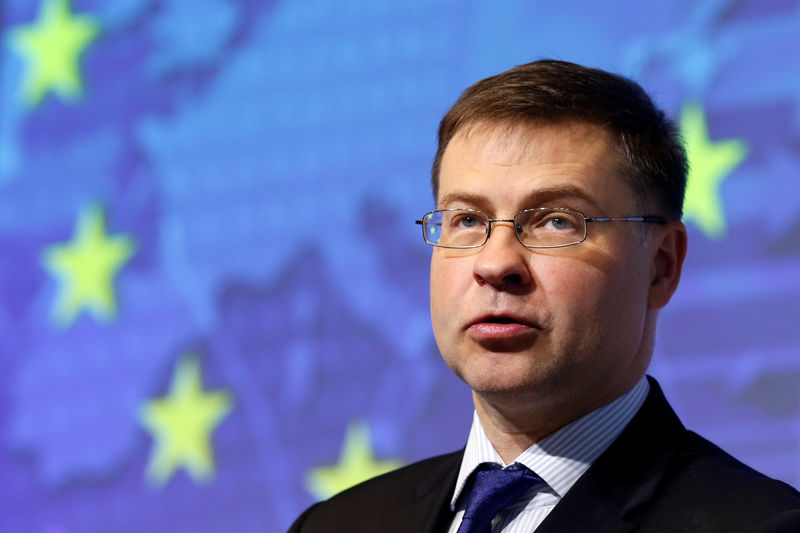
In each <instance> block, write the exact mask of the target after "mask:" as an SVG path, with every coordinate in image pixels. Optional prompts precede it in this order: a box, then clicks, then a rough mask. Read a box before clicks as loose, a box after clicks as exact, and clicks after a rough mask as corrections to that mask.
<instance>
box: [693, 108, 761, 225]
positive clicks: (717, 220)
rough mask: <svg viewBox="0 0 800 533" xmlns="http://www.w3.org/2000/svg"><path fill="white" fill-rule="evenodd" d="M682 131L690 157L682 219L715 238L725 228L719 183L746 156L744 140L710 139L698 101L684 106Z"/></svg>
mask: <svg viewBox="0 0 800 533" xmlns="http://www.w3.org/2000/svg"><path fill="white" fill-rule="evenodd" d="M681 132H682V133H683V138H684V141H685V143H686V153H687V156H688V158H689V181H688V183H687V187H686V201H685V203H684V219H685V220H687V221H689V220H691V221H693V222H694V223H695V224H697V226H698V227H699V228H700V230H702V231H703V232H704V233H705V234H706V235H707V236H709V237H711V238H715V239H718V238H720V237H722V236H723V235H724V234H725V231H726V230H727V224H726V221H725V213H724V210H723V206H722V199H721V198H720V190H719V189H720V185H721V184H722V181H723V180H724V179H725V178H727V177H728V176H729V175H730V174H731V173H732V172H733V171H734V169H736V167H738V166H739V165H740V164H741V163H742V161H744V160H745V159H746V158H747V151H748V148H747V143H746V142H745V141H743V140H741V139H729V140H726V141H717V142H712V141H711V140H710V139H709V135H708V125H707V124H706V117H705V113H704V112H703V108H702V107H701V106H699V105H697V104H687V105H686V106H685V107H684V108H683V112H682V113H681Z"/></svg>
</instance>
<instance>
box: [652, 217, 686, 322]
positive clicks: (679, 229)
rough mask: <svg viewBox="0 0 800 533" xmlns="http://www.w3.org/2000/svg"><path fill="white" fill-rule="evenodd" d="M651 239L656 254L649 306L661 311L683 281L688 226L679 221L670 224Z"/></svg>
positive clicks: (654, 255) (660, 229)
mask: <svg viewBox="0 0 800 533" xmlns="http://www.w3.org/2000/svg"><path fill="white" fill-rule="evenodd" d="M651 238H652V241H651V246H653V247H654V254H653V262H652V264H651V267H650V290H649V292H648V295H647V306H648V307H649V308H651V309H661V308H662V307H664V306H665V305H667V303H668V302H669V300H670V298H672V295H673V294H674V293H675V289H677V288H678V282H680V280H681V270H682V269H683V259H684V258H685V257H686V246H687V235H686V226H684V225H683V223H682V222H679V221H675V222H670V223H668V224H666V225H664V226H662V227H660V228H658V230H657V231H656V232H655V235H653V236H652V237H651Z"/></svg>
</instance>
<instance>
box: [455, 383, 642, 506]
mask: <svg viewBox="0 0 800 533" xmlns="http://www.w3.org/2000/svg"><path fill="white" fill-rule="evenodd" d="M649 391H650V384H649V383H648V382H647V378H646V377H642V379H641V380H639V382H638V383H637V384H636V385H635V386H634V387H633V388H632V389H631V390H629V391H628V392H626V393H625V394H623V395H622V396H620V397H619V398H617V399H616V400H614V401H612V402H610V403H607V404H606V405H604V406H602V407H600V408H598V409H596V410H594V411H592V412H591V413H588V414H586V415H584V416H582V417H580V418H578V419H576V420H573V421H572V422H570V423H569V424H567V425H566V426H564V427H562V428H561V429H558V430H556V431H554V432H553V433H551V434H550V435H548V436H547V437H545V438H543V439H542V440H540V441H539V442H537V443H536V444H533V445H532V446H531V447H530V448H528V449H527V450H525V451H524V452H522V453H521V454H520V455H519V457H517V458H516V459H515V460H514V462H515V463H521V464H523V465H525V466H527V467H528V468H529V469H531V470H532V471H533V472H534V473H535V474H536V475H537V476H539V477H540V478H542V480H544V482H545V483H547V485H549V486H550V488H551V489H553V491H554V492H555V493H556V494H557V495H558V496H559V497H560V498H563V497H564V495H565V494H566V493H567V491H568V490H569V489H570V488H571V487H572V486H573V485H574V484H575V482H576V481H578V478H580V477H581V476H582V475H583V473H584V472H586V470H588V468H589V467H590V466H591V465H592V463H593V462H594V460H595V459H597V457H598V456H600V454H601V453H603V451H605V449H606V448H608V446H609V445H610V444H611V443H612V442H613V441H614V439H616V438H617V437H618V436H619V434H620V433H621V432H622V430H623V429H625V426H627V425H628V423H629V422H630V421H631V419H632V418H633V416H634V415H635V414H636V412H637V411H638V410H639V408H640V407H641V406H642V404H643V403H644V400H645V398H646V397H647V394H648V392H649ZM481 463H497V464H499V465H501V466H503V467H505V466H507V465H506V464H505V463H504V462H503V459H502V458H501V457H500V454H499V453H497V450H495V448H494V446H492V443H491V442H490V441H489V438H488V437H487V436H486V433H485V432H484V430H483V425H481V421H480V418H479V417H478V413H477V411H475V412H474V413H473V415H472V428H471V429H470V432H469V438H468V439H467V446H466V448H465V449H464V458H463V459H462V460H461V468H460V470H459V472H458V479H457V480H456V488H455V491H454V492H453V497H452V499H451V500H450V508H451V509H452V510H455V509H456V503H457V501H458V498H459V496H460V495H461V492H462V490H463V489H464V485H466V483H467V479H469V476H470V474H472V472H473V470H475V469H476V468H477V467H478V465H480V464H481Z"/></svg>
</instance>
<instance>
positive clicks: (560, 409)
mask: <svg viewBox="0 0 800 533" xmlns="http://www.w3.org/2000/svg"><path fill="white" fill-rule="evenodd" d="M634 385H635V382H634V383H632V384H630V386H629V387H627V388H624V389H621V390H618V391H614V393H613V394H611V395H609V396H604V397H602V398H595V399H594V401H591V402H588V403H586V404H583V405H576V404H575V402H574V399H573V400H571V401H564V402H558V401H551V402H548V401H546V400H545V401H542V400H539V401H536V402H522V401H519V397H518V396H517V397H516V398H515V400H517V401H510V402H504V401H502V400H498V398H496V397H490V396H486V395H481V394H479V393H476V392H474V391H473V400H474V403H475V410H476V411H477V413H478V417H479V418H480V421H481V425H482V426H483V430H484V432H485V433H486V436H487V437H488V439H489V441H490V442H491V443H492V446H494V448H495V450H497V453H498V454H499V455H500V457H501V458H502V459H503V462H505V463H506V464H510V463H512V462H513V461H514V460H515V459H516V458H517V457H519V455H520V454H521V453H522V452H524V451H525V450H527V449H528V448H530V447H531V446H532V445H533V444H536V443H537V442H539V441H540V440H542V439H543V438H545V437H547V436H548V435H550V434H551V433H553V432H555V431H557V430H559V429H561V428H562V427H564V426H566V425H567V424H569V423H570V422H573V421H574V420H577V419H578V418H580V417H582V416H584V415H586V414H589V413H590V412H592V411H594V410H596V409H598V408H600V407H602V406H603V405H606V404H607V403H609V402H611V401H613V400H615V399H617V398H619V397H620V396H622V395H623V394H625V393H626V392H627V391H628V390H630V389H631V388H632V387H633V386H634Z"/></svg>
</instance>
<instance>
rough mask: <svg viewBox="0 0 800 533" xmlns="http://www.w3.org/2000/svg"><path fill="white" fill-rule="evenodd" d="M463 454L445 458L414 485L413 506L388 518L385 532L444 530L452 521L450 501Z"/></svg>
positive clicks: (434, 532) (457, 453) (462, 452)
mask: <svg viewBox="0 0 800 533" xmlns="http://www.w3.org/2000/svg"><path fill="white" fill-rule="evenodd" d="M463 455H464V451H463V450H461V451H459V452H455V453H452V454H450V455H447V456H446V457H445V458H444V460H443V461H442V462H441V463H440V464H439V465H438V466H437V468H436V469H435V470H433V471H432V472H431V473H430V475H429V476H428V477H426V478H425V479H423V480H422V481H420V482H419V483H417V484H416V485H414V487H413V489H412V490H413V494H412V498H413V500H414V502H413V505H411V506H410V507H408V508H403V509H400V510H399V512H398V513H397V514H396V516H392V517H390V519H389V520H387V528H386V529H385V531H396V532H397V533H400V532H403V533H406V532H408V531H415V532H416V531H419V532H420V533H440V532H441V531H447V528H448V527H450V522H451V521H452V519H453V513H452V512H451V511H450V498H451V496H452V495H453V490H455V485H456V478H457V477H458V468H459V465H460V464H461V458H462V457H463Z"/></svg>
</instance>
